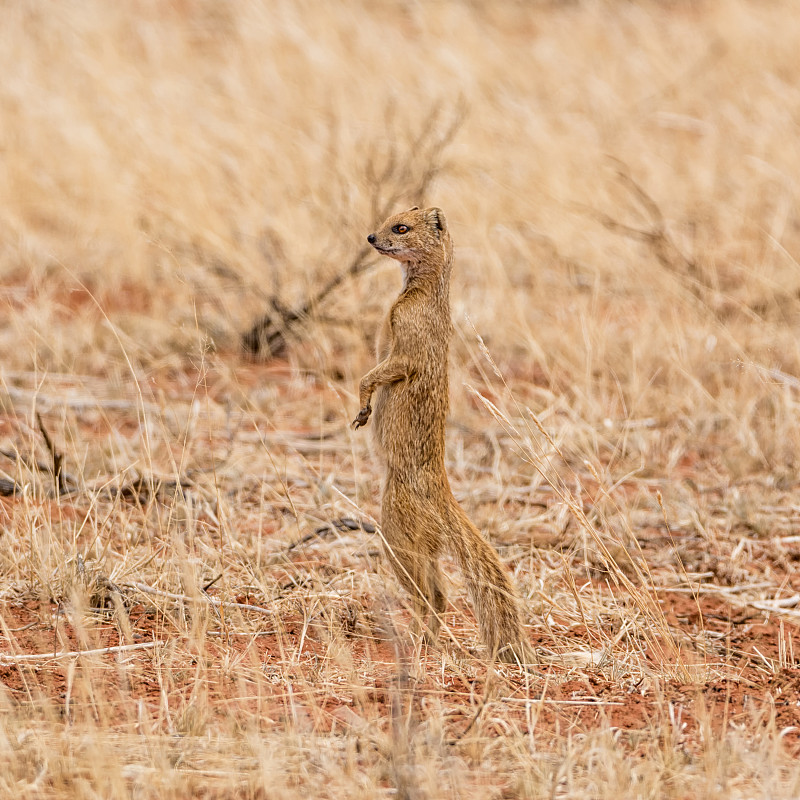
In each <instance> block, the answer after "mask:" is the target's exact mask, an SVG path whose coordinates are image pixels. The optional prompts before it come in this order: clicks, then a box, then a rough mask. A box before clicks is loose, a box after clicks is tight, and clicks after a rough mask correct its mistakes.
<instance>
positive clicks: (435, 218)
mask: <svg viewBox="0 0 800 800" xmlns="http://www.w3.org/2000/svg"><path fill="white" fill-rule="evenodd" d="M425 219H426V220H427V221H428V224H429V225H430V226H431V227H433V228H436V229H437V230H440V231H446V230H447V220H446V219H445V216H444V211H442V209H441V208H428V209H426V210H425Z"/></svg>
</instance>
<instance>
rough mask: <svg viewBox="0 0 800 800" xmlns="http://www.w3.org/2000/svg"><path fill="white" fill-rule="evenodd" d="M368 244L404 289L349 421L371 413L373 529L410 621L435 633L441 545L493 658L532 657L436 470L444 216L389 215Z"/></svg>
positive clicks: (445, 344) (445, 316)
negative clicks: (376, 463) (377, 511)
mask: <svg viewBox="0 0 800 800" xmlns="http://www.w3.org/2000/svg"><path fill="white" fill-rule="evenodd" d="M367 241H368V242H369V243H370V244H371V245H372V246H373V247H374V248H375V249H376V250H377V251H378V252H379V253H382V254H383V255H386V256H389V257H390V258H394V259H397V260H398V261H399V262H400V264H401V266H402V268H403V289H402V291H401V292H400V296H399V297H398V298H397V299H396V300H395V301H394V303H393V304H392V307H391V308H390V309H389V314H388V315H387V317H386V319H385V321H384V323H383V325H382V327H381V329H380V332H379V334H378V340H377V357H378V365H377V366H376V367H375V368H374V369H372V370H370V371H369V372H368V373H367V374H366V375H365V376H364V377H363V378H362V379H361V385H360V397H359V399H360V402H361V410H360V411H359V413H358V416H357V417H356V418H355V420H354V421H353V427H354V428H360V427H361V426H363V425H366V424H367V422H368V421H369V418H370V416H372V417H373V425H374V438H375V441H376V443H377V449H378V453H379V455H380V458H381V460H382V461H383V464H384V468H385V477H384V485H383V498H382V502H381V527H382V529H383V535H384V539H385V541H386V544H387V545H388V550H389V558H390V561H391V564H392V567H393V568H394V570H395V572H396V573H397V577H398V578H399V579H400V582H401V583H402V584H403V586H404V587H405V588H406V589H407V590H408V592H409V593H410V594H411V595H412V596H413V598H414V611H415V617H416V620H415V625H419V624H420V623H421V624H423V625H424V624H426V623H427V628H428V635H429V636H430V637H431V638H432V639H435V638H436V636H437V634H438V631H439V625H440V622H441V615H442V614H443V613H444V610H445V607H446V599H445V592H444V581H443V577H442V573H441V570H440V568H439V556H440V555H441V553H442V551H443V550H449V551H450V552H451V553H453V554H454V555H455V557H456V559H457V560H458V562H459V565H460V567H461V569H462V571H463V573H464V577H465V579H466V582H467V586H468V591H469V596H470V599H471V600H472V604H473V606H474V609H475V615H476V617H477V619H478V624H479V625H480V630H481V634H482V636H483V640H484V642H485V643H486V645H487V647H488V648H489V651H490V653H491V654H492V657H498V658H500V659H502V660H503V661H509V662H521V663H526V664H531V663H534V661H535V658H534V656H533V653H532V650H531V648H530V646H529V645H528V643H527V640H526V639H525V636H524V634H523V629H522V620H521V616H520V606H519V600H518V598H517V594H516V592H515V591H514V587H513V586H512V584H511V581H510V579H509V577H508V575H507V574H506V571H505V570H504V569H503V566H502V565H501V563H500V559H499V558H498V556H497V553H496V552H495V551H494V549H493V548H492V546H491V545H490V544H489V543H488V542H487V541H486V540H485V539H484V538H483V537H482V536H481V534H480V533H479V531H478V529H477V528H476V527H475V526H474V525H473V524H472V523H471V522H470V520H469V518H468V517H467V515H466V514H465V513H464V510H463V509H462V508H461V506H459V504H458V502H457V501H456V499H455V497H453V493H452V491H451V489H450V483H449V481H448V479H447V473H446V471H445V464H444V433H445V421H446V417H447V411H448V406H449V381H448V375H447V372H448V351H449V345H450V336H451V334H452V332H453V326H452V322H451V320H450V270H451V267H452V264H453V243H452V241H451V239H450V234H449V233H448V230H447V222H446V220H445V217H444V214H443V213H442V211H441V209H438V208H427V209H424V210H422V209H419V208H417V207H414V208H412V209H409V210H408V211H404V212H403V213H402V214H396V215H395V216H393V217H389V219H387V220H386V222H384V223H383V225H381V227H380V229H379V230H378V231H376V232H375V233H372V234H370V235H369V236H368V237H367ZM373 394H374V395H375V404H374V406H372V405H370V400H371V399H372V396H373Z"/></svg>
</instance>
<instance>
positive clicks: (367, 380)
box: [353, 355, 415, 429]
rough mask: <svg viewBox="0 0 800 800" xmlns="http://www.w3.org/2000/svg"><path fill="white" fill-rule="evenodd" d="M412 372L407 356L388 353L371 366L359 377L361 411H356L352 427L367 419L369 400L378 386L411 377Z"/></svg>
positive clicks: (412, 368) (369, 406) (365, 421)
mask: <svg viewBox="0 0 800 800" xmlns="http://www.w3.org/2000/svg"><path fill="white" fill-rule="evenodd" d="M414 372H415V370H414V367H413V366H412V365H411V363H410V361H409V359H408V358H406V357H404V356H396V355H395V356H393V355H390V356H389V357H388V358H385V359H384V360H383V361H381V363H380V364H378V365H377V366H376V367H373V368H372V369H371V370H370V371H369V372H368V373H367V374H366V375H365V376H364V377H363V378H362V379H361V384H360V385H359V390H358V397H359V402H360V403H361V411H359V412H358V416H357V417H356V418H355V419H354V420H353V427H354V428H356V429H358V428H361V427H363V426H364V425H366V424H367V422H368V421H369V416H370V414H371V413H372V406H371V405H370V400H371V399H372V395H373V393H374V392H375V390H376V389H377V388H378V387H379V386H383V385H385V384H388V383H397V382H398V381H405V380H408V379H409V378H411V377H413V375H414Z"/></svg>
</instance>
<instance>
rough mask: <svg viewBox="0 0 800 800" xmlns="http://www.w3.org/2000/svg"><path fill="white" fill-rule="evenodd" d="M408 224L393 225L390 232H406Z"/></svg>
mask: <svg viewBox="0 0 800 800" xmlns="http://www.w3.org/2000/svg"><path fill="white" fill-rule="evenodd" d="M408 230H409V229H408V225H395V226H394V228H392V233H408Z"/></svg>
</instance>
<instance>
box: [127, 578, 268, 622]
mask: <svg viewBox="0 0 800 800" xmlns="http://www.w3.org/2000/svg"><path fill="white" fill-rule="evenodd" d="M130 585H131V586H132V587H133V588H134V589H138V590H139V591H140V592H144V593H145V594H154V595H157V596H158V597H168V598H170V599H171V600H185V601H186V602H188V603H202V602H206V603H208V604H209V605H212V606H215V607H216V608H241V609H243V610H245V611H257V612H258V613H259V614H268V615H269V616H274V614H275V612H274V611H270V609H268V608H263V607H262V606H251V605H248V604H247V603H232V602H230V601H228V600H217V599H216V598H214V597H206V598H205V601H203V600H202V599H200V598H199V597H189V596H188V595H185V594H176V593H175V592H165V591H163V590H162V589H154V588H153V587H152V586H148V585H147V584H146V583H132V584H130Z"/></svg>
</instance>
